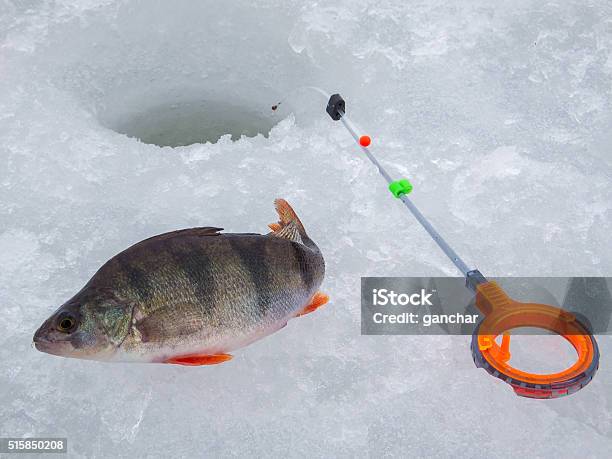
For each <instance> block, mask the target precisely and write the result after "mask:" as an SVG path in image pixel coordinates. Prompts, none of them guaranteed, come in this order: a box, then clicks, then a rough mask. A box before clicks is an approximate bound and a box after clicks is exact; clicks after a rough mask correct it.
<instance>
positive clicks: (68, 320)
mask: <svg viewBox="0 0 612 459" xmlns="http://www.w3.org/2000/svg"><path fill="white" fill-rule="evenodd" d="M76 323H77V321H76V319H75V318H74V316H73V315H72V314H70V313H67V312H63V313H62V314H60V316H59V317H58V318H57V329H58V330H59V331H61V332H64V333H70V332H71V331H72V330H74V328H75V327H76Z"/></svg>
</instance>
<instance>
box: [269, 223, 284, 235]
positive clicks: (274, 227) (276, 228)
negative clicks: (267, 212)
mask: <svg viewBox="0 0 612 459" xmlns="http://www.w3.org/2000/svg"><path fill="white" fill-rule="evenodd" d="M268 228H270V229H271V230H272V231H274V232H275V233H276V232H277V231H280V230H281V226H280V224H279V223H270V224H269V225H268Z"/></svg>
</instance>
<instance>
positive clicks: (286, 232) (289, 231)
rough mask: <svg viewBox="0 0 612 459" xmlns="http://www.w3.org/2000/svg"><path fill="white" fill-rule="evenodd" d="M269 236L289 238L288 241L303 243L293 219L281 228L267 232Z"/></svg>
mask: <svg viewBox="0 0 612 459" xmlns="http://www.w3.org/2000/svg"><path fill="white" fill-rule="evenodd" d="M269 235H270V236H274V237H280V238H282V239H289V240H290V241H293V242H297V243H299V244H303V243H304V242H303V241H302V237H301V236H300V232H299V230H298V228H297V224H296V222H295V221H292V222H289V223H288V224H287V225H285V226H284V227H283V228H281V229H279V230H278V231H273V232H271V233H269Z"/></svg>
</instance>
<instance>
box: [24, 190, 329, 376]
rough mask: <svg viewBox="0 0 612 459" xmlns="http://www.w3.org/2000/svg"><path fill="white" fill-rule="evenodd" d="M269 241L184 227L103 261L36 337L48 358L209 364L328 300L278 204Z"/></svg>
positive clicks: (304, 242) (313, 255) (293, 219)
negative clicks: (57, 356) (276, 218)
mask: <svg viewBox="0 0 612 459" xmlns="http://www.w3.org/2000/svg"><path fill="white" fill-rule="evenodd" d="M275 206H276V210H277V212H278V215H279V217H280V220H279V222H278V223H272V224H271V225H269V226H270V228H271V229H272V232H271V233H268V234H266V235H262V234H254V233H245V234H232V233H222V232H221V231H222V228H214V227H203V228H190V229H184V230H179V231H173V232H170V233H165V234H161V235H158V236H154V237H152V238H149V239H146V240H144V241H142V242H139V243H137V244H135V245H133V246H132V247H130V248H128V249H126V250H124V251H123V252H121V253H119V254H118V255H116V256H114V257H113V258H111V259H110V260H109V261H108V262H106V263H105V264H104V265H103V266H102V267H101V268H100V269H99V270H98V272H96V274H95V275H94V276H93V277H92V278H91V280H90V281H89V282H88V283H87V284H86V285H85V287H83V289H82V290H81V291H80V292H78V293H77V294H76V295H75V296H74V297H72V298H71V299H70V300H68V301H67V302H66V303H64V304H63V305H62V306H61V307H60V308H59V309H58V310H57V311H56V312H55V313H53V314H52V315H51V317H49V318H48V319H47V320H46V321H45V322H44V323H43V324H42V325H41V327H40V328H39V329H38V330H37V331H36V333H35V335H34V345H35V347H36V348H37V349H38V350H39V351H42V352H46V353H49V354H54V355H59V356H64V357H74V358H81V359H91V360H105V361H123V362H125V361H127V362H158V363H173V364H180V365H209V364H215V363H221V362H224V361H226V360H229V359H231V358H232V356H231V355H230V354H229V352H231V351H233V350H235V349H238V348H241V347H243V346H246V345H248V344H250V343H252V342H253V341H256V340H258V339H261V338H263V337H265V336H267V335H269V334H271V333H274V332H275V331H277V330H279V329H281V328H282V327H284V326H285V325H286V324H287V321H288V320H289V319H291V318H293V317H297V316H301V315H304V314H307V313H309V312H312V311H314V310H315V309H317V308H318V307H320V306H322V305H323V304H325V303H326V302H327V301H328V297H327V295H325V294H323V293H320V292H318V289H319V286H320V285H321V282H322V281H323V277H324V274H325V262H324V260H323V256H322V255H321V252H320V250H319V248H318V247H317V246H316V244H315V243H314V242H313V241H312V239H310V238H309V237H308V235H307V234H306V231H305V230H304V226H303V225H302V222H301V221H300V219H299V218H298V216H297V215H296V213H295V212H294V211H293V209H292V208H291V206H290V205H289V204H288V203H287V202H286V201H285V200H283V199H277V200H276V201H275Z"/></svg>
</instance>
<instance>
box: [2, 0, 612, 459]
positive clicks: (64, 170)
mask: <svg viewBox="0 0 612 459" xmlns="http://www.w3.org/2000/svg"><path fill="white" fill-rule="evenodd" d="M611 17H612V9H611V8H610V5H609V2H606V1H604V0H599V1H597V0H590V1H588V2H585V1H582V0H567V1H563V2H541V1H536V0H520V1H515V2H505V3H503V2H489V1H485V0H482V1H473V2H447V1H442V0H439V1H430V2H416V1H400V0H395V1H391V0H337V1H334V2H321V3H319V2H315V1H306V2H303V1H297V0H291V1H286V0H283V1H281V0H261V1H258V2H250V1H246V0H245V1H235V2H225V3H224V4H223V6H221V4H220V2H215V1H212V0H209V1H192V2H151V1H145V0H141V1H119V2H115V1H110V0H87V1H78V0H56V1H51V0H29V1H26V2H23V1H19V0H0V286H1V287H0V305H1V314H0V359H1V360H0V362H1V363H0V365H1V371H0V419H1V422H0V436H3V437H7V436H43V437H45V436H59V437H68V439H69V449H70V453H71V455H73V456H82V457H118V456H135V455H148V456H151V457H168V456H169V454H168V452H169V451H171V452H172V455H174V456H177V457H180V456H206V457H218V456H247V455H248V456H255V457H257V456H273V457H298V456H302V457H303V456H308V457H365V456H372V457H378V456H382V455H398V456H403V457H408V456H423V455H426V456H442V457H444V456H458V457H460V456H465V457H520V456H541V457H553V456H557V457H577V456H587V457H607V456H609V452H610V450H611V449H612V416H611V414H610V413H611V412H612V382H611V381H612V368H611V363H612V357H610V356H611V355H612V340H611V339H610V337H607V336H605V337H600V338H599V344H600V349H601V354H602V357H601V368H600V370H599V372H598V374H597V376H596V378H595V380H594V381H593V382H592V383H591V384H590V385H589V386H588V387H586V388H585V389H584V390H582V391H581V392H579V393H577V394H575V395H573V396H571V397H566V398H563V399H558V400H552V401H537V400H529V399H524V398H518V397H516V396H515V395H514V394H513V393H512V391H511V389H510V388H509V386H506V385H504V384H503V383H501V382H500V381H498V380H496V379H494V378H491V377H489V376H487V375H486V373H485V372H484V371H482V370H479V369H476V368H475V367H474V364H473V363H472V360H471V356H470V351H469V337H443V336H436V337H422V336H419V337H402V336H396V337H383V336H360V324H359V317H360V314H359V301H360V300H359V285H360V276H368V275H369V276H374V275H378V276H385V275H398V276H399V275H406V276H430V275H452V274H456V273H455V271H454V267H453V266H452V264H451V263H450V262H449V261H448V260H446V259H445V258H444V255H443V254H442V253H441V252H440V251H439V249H438V248H437V247H436V246H435V245H434V244H433V242H432V241H431V240H430V239H429V237H428V236H427V234H426V233H425V232H424V231H423V230H422V229H421V228H420V227H419V226H418V225H417V223H416V221H415V220H414V219H413V218H412V217H411V216H410V215H408V214H407V213H406V211H405V208H404V207H403V206H401V205H400V204H399V203H397V202H393V201H392V200H391V198H390V197H389V194H388V192H387V191H386V190H385V183H384V181H383V180H382V179H381V178H380V177H379V176H378V174H377V172H376V171H375V170H374V169H373V167H372V166H371V165H370V164H369V163H368V162H367V161H366V160H365V158H363V157H362V156H360V154H359V151H358V150H357V149H356V148H355V147H354V144H353V142H352V139H351V138H350V137H349V136H348V134H347V133H346V131H344V130H343V129H342V127H341V126H340V125H339V124H337V123H332V122H331V121H330V119H329V118H328V117H327V115H326V114H325V113H324V111H323V110H322V107H323V105H324V103H325V100H324V99H323V98H322V97H320V96H319V95H317V94H316V93H312V92H308V91H297V92H293V93H292V96H291V97H290V98H289V99H287V101H286V102H285V103H283V105H281V109H279V111H278V113H276V112H272V111H271V110H270V106H271V105H272V104H273V103H275V102H277V101H278V100H280V99H281V98H283V97H284V96H285V95H286V94H288V93H290V92H291V91H292V90H294V89H295V88H296V87H300V86H303V85H316V86H321V87H323V88H325V89H326V90H328V91H339V92H340V93H341V94H343V96H344V97H345V99H346V100H347V103H348V110H349V113H350V114H351V117H352V119H353V121H354V122H356V123H357V124H359V125H360V126H362V127H363V128H364V129H366V130H367V132H368V133H369V134H370V135H371V136H372V138H373V145H372V149H373V151H374V152H375V153H376V154H377V156H378V158H379V159H380V160H381V161H382V162H383V163H384V164H385V165H386V166H387V168H388V169H389V170H390V171H392V173H393V174H394V175H397V176H399V175H403V176H407V177H409V178H410V179H411V181H412V182H413V184H414V185H415V192H414V194H413V196H414V201H415V202H416V204H417V205H418V206H419V207H420V208H421V210H422V211H423V212H424V213H425V214H426V215H427V216H428V217H430V218H431V220H432V221H433V222H434V223H435V225H436V226H437V227H438V229H439V230H440V232H441V233H442V234H443V235H445V236H446V237H447V239H448V240H449V241H451V242H452V243H453V245H454V246H455V248H456V250H457V251H458V252H459V253H460V254H461V255H463V257H464V258H465V259H466V261H467V262H468V263H470V264H473V265H477V266H478V267H479V268H480V270H481V271H482V272H483V273H485V274H489V275H497V276H501V275H523V276H535V275H541V276H554V275H560V276H567V275H607V276H611V275H612V249H611V246H610V240H609V239H610V234H612V206H611V203H612V191H611V188H612V187H611V183H612V181H611V177H612V159H611V155H610V148H611V146H612V134H611V132H612V131H610V126H611V125H612V111H611V108H612V106H611V97H612V83H611V81H612V19H610V18H611ZM169 113H175V114H176V116H170V115H169ZM177 117H178V118H179V119H181V120H182V121H181V122H180V123H179V124H177V123H176V122H175V121H173V120H176V119H177ZM201 126H202V127H201ZM200 127H201V128H200ZM243 132H244V133H245V134H247V135H248V137H247V136H245V137H242V138H240V139H239V140H232V138H231V136H230V135H226V136H223V137H221V139H220V140H218V141H216V140H217V138H218V137H219V135H220V134H222V133H227V134H232V135H233V137H234V139H236V138H238V137H240V134H241V133H243ZM124 133H127V134H128V135H131V136H136V137H141V138H143V140H145V141H150V142H153V143H149V144H147V143H143V142H140V141H138V140H137V139H136V138H134V137H128V136H127V135H124ZM257 133H260V135H255V134H257ZM206 139H209V140H211V141H213V142H215V141H216V143H211V142H209V143H195V144H191V145H187V146H178V147H176V148H172V147H170V146H165V147H159V146H157V145H155V144H154V143H157V144H160V145H185V144H189V143H191V142H194V141H195V142H202V141H204V140H206ZM276 197H284V198H286V199H287V200H288V201H289V202H290V203H292V204H293V205H294V207H295V208H296V210H297V211H298V213H299V215H300V216H301V217H302V219H303V221H304V223H305V225H306V227H307V229H308V230H309V233H310V235H311V236H312V238H313V239H314V240H315V241H316V242H317V243H318V244H319V246H320V247H321V249H322V251H323V253H324V255H325V258H326V261H327V265H328V269H327V276H326V281H325V284H324V289H323V290H324V291H325V292H326V293H328V294H329V295H330V296H331V298H332V301H331V303H330V304H329V305H328V306H326V307H325V308H323V309H321V310H319V311H317V313H316V314H312V315H309V316H307V317H304V318H302V319H300V320H294V321H291V322H290V323H289V325H288V326H287V327H286V328H285V329H283V330H282V331H280V332H278V333H276V334H274V335H272V336H270V337H268V338H266V339H265V340H262V341H260V342H257V343H255V344H253V345H251V346H250V347H248V348H246V349H244V350H241V351H238V352H236V357H235V359H234V360H233V361H231V362H229V363H226V364H223V365H219V366H217V367H204V368H184V367H177V366H171V365H130V364H114V365H111V364H104V363H99V362H88V361H79V360H69V359H62V358H56V357H52V356H49V355H45V354H42V353H40V352H37V351H36V350H34V349H33V348H32V347H31V339H32V334H33V332H34V330H35V329H36V328H37V327H38V325H39V324H40V323H41V322H42V320H44V319H45V318H46V317H47V316H48V314H49V313H50V312H51V311H52V310H54V309H55V308H56V307H57V306H58V305H59V304H61V303H62V302H63V301H65V300H66V299H67V298H69V297H70V296H71V295H72V294H74V293H75V292H76V291H77V290H78V289H80V288H81V287H82V286H83V285H84V283H85V282H86V281H87V280H88V279H89V277H90V276H91V275H92V274H93V273H94V272H95V270H96V269H97V268H98V267H99V266H100V265H101V264H102V263H103V262H104V261H106V260H107V259H108V258H110V257H111V256H113V255H114V254H116V253H117V252H119V251H120V250H122V249H124V248H126V247H127V246H129V245H131V244H132V243H135V242H137V241H139V240H142V239H144V238H146V237H148V236H151V235H154V234H158V233H161V232H164V231H167V230H171V229H177V228H185V227H191V226H207V225H211V226H221V227H224V228H225V229H226V230H227V231H236V232H238V231H261V232H263V231H265V230H266V224H267V223H269V222H272V221H274V220H275V219H276V216H275V213H274V209H273V206H272V201H273V199H274V198H276Z"/></svg>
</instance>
